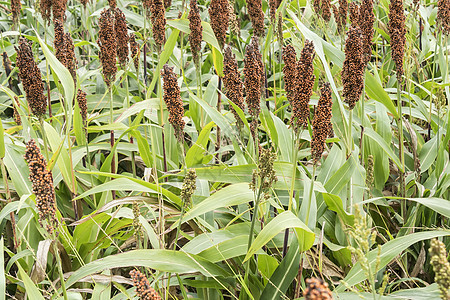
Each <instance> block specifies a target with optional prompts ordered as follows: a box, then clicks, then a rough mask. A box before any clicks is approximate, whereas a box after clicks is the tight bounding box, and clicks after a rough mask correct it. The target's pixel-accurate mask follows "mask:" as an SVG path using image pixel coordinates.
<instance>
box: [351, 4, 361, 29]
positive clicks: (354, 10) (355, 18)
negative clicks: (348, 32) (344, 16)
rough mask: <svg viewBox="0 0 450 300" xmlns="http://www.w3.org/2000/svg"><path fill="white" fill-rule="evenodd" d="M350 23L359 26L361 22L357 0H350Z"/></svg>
mask: <svg viewBox="0 0 450 300" xmlns="http://www.w3.org/2000/svg"><path fill="white" fill-rule="evenodd" d="M349 11H350V23H351V25H352V26H358V25H359V24H360V20H359V18H360V11H359V5H358V4H357V3H356V2H350V6H349Z"/></svg>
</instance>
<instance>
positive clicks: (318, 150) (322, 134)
mask: <svg viewBox="0 0 450 300" xmlns="http://www.w3.org/2000/svg"><path fill="white" fill-rule="evenodd" d="M320 94H321V95H320V99H319V103H318V105H317V107H316V110H315V113H314V120H313V123H312V126H313V136H312V139H311V155H312V158H313V160H314V163H315V164H316V163H317V162H318V161H319V160H320V158H321V157H322V153H323V151H324V150H325V140H326V139H327V137H328V135H329V132H330V128H331V127H332V125H331V107H332V105H333V100H332V98H331V88H330V84H329V83H328V82H326V83H325V84H324V85H323V87H322V88H321V90H320Z"/></svg>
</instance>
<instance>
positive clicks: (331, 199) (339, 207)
mask: <svg viewBox="0 0 450 300" xmlns="http://www.w3.org/2000/svg"><path fill="white" fill-rule="evenodd" d="M322 195H323V200H324V201H325V203H326V204H327V206H328V208H329V209H330V210H332V211H334V212H336V213H337V214H338V216H339V218H341V220H342V221H343V222H344V223H345V224H347V225H349V226H353V223H354V221H355V217H354V216H353V215H349V214H347V212H346V211H345V210H344V205H343V204H342V199H341V198H340V197H339V196H336V195H333V194H328V193H323V194H322Z"/></svg>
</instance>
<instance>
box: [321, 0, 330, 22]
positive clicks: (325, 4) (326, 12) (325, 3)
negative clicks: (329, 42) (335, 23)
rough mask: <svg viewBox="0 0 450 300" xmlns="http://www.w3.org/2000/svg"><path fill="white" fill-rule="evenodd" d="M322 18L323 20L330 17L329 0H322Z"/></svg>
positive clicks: (327, 19) (326, 20)
mask: <svg viewBox="0 0 450 300" xmlns="http://www.w3.org/2000/svg"><path fill="white" fill-rule="evenodd" d="M321 8H322V18H323V20H324V21H325V22H327V23H328V22H330V19H331V0H322V7H321Z"/></svg>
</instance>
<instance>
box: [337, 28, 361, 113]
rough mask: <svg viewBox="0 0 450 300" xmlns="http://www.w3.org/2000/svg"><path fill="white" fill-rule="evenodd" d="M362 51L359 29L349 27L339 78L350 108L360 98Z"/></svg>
mask: <svg viewBox="0 0 450 300" xmlns="http://www.w3.org/2000/svg"><path fill="white" fill-rule="evenodd" d="M364 67H365V64H364V53H363V45H362V36H361V29H360V28H359V27H350V29H349V30H348V36H347V39H346V41H345V60H344V65H343V67H342V72H341V78H342V84H343V86H344V90H343V96H344V98H345V101H346V102H347V103H348V106H349V108H350V109H353V107H355V104H356V102H357V101H358V100H359V99H360V98H361V94H362V90H363V86H364Z"/></svg>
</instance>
